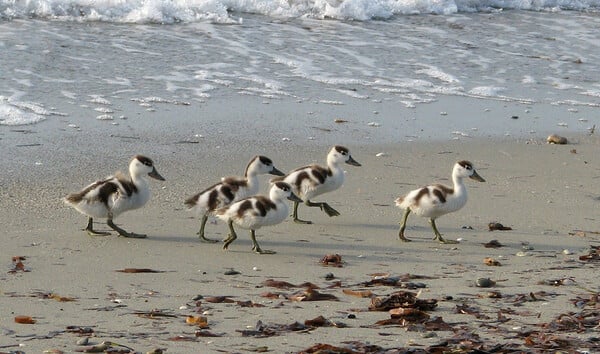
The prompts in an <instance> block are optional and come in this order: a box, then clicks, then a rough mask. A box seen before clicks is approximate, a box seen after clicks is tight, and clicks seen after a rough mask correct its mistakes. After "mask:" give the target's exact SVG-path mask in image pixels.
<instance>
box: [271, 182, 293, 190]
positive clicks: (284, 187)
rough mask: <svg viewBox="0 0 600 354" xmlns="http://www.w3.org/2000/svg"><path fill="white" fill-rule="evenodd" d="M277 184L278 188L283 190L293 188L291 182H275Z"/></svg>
mask: <svg viewBox="0 0 600 354" xmlns="http://www.w3.org/2000/svg"><path fill="white" fill-rule="evenodd" d="M275 185H276V186H277V188H279V189H281V190H282V191H286V192H287V191H289V190H291V189H292V186H290V185H289V184H287V183H285V182H277V183H275Z"/></svg>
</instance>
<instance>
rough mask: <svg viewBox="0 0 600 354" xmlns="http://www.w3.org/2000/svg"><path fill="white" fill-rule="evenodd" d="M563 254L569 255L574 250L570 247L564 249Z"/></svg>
mask: <svg viewBox="0 0 600 354" xmlns="http://www.w3.org/2000/svg"><path fill="white" fill-rule="evenodd" d="M562 253H563V254H566V255H569V254H573V251H571V250H569V249H564V250H563V251H562Z"/></svg>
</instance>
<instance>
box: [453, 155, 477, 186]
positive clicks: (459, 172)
mask: <svg viewBox="0 0 600 354" xmlns="http://www.w3.org/2000/svg"><path fill="white" fill-rule="evenodd" d="M452 175H453V176H456V177H459V178H466V177H468V178H471V179H474V180H476V181H478V182H485V179H483V177H481V176H480V175H479V174H478V173H477V171H476V170H475V166H473V164H472V163H471V162H470V161H465V160H463V161H458V162H457V163H456V164H455V165H454V169H453V171H452Z"/></svg>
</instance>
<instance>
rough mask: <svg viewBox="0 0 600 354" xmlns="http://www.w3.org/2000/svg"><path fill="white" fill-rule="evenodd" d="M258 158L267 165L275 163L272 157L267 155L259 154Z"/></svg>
mask: <svg viewBox="0 0 600 354" xmlns="http://www.w3.org/2000/svg"><path fill="white" fill-rule="evenodd" d="M258 158H259V159H260V162H262V163H263V164H264V165H266V166H271V165H273V161H271V159H270V158H268V157H266V156H263V155H260V156H258Z"/></svg>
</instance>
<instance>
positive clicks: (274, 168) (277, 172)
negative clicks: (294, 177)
mask: <svg viewBox="0 0 600 354" xmlns="http://www.w3.org/2000/svg"><path fill="white" fill-rule="evenodd" d="M269 174H271V175H275V176H285V173H283V172H281V171H279V170H278V169H277V168H276V167H275V166H273V169H272V170H271V172H269Z"/></svg>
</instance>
